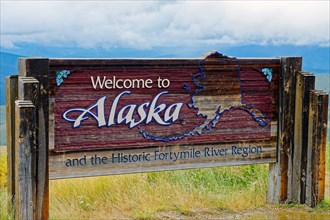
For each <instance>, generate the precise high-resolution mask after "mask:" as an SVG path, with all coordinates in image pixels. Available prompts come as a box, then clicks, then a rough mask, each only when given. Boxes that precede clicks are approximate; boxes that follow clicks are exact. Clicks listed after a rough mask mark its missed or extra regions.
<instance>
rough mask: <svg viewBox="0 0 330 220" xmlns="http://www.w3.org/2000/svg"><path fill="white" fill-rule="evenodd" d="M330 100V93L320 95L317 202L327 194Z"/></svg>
mask: <svg viewBox="0 0 330 220" xmlns="http://www.w3.org/2000/svg"><path fill="white" fill-rule="evenodd" d="M328 101H329V95H328V94H326V93H323V94H322V95H320V97H319V115H320V119H319V124H320V139H321V140H320V162H319V179H318V190H317V191H318V195H317V204H319V203H320V202H321V201H322V200H324V194H325V178H326V175H325V172H326V168H325V165H326V148H327V127H328Z"/></svg>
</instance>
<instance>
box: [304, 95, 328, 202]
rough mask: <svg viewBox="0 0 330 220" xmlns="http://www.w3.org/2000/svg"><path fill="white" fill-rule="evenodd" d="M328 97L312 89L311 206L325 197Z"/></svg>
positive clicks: (308, 187) (308, 199) (308, 191)
mask: <svg viewBox="0 0 330 220" xmlns="http://www.w3.org/2000/svg"><path fill="white" fill-rule="evenodd" d="M328 98H329V96H328V95H327V94H326V93H324V92H320V91H312V92H311V95H310V108H309V126H308V128H309V132H308V155H307V181H306V204H307V205H309V206H311V207H315V206H316V205H317V204H318V203H319V202H320V201H321V200H322V199H323V198H324V191H325V188H324V185H325V148H326V126H327V120H328V119H327V116H328V112H327V111H328V110H327V107H328Z"/></svg>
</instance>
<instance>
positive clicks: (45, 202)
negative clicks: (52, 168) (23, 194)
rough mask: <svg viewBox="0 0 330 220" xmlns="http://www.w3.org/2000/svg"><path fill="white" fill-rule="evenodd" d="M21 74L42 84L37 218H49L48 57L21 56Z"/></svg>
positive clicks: (37, 161) (39, 103)
mask: <svg viewBox="0 0 330 220" xmlns="http://www.w3.org/2000/svg"><path fill="white" fill-rule="evenodd" d="M18 68H19V75H20V76H25V77H34V78H36V79H37V80H38V82H39V85H40V90H39V99H38V100H39V102H37V103H35V104H36V106H35V107H36V114H37V129H36V133H37V158H36V166H37V174H38V175H37V179H36V189H37V191H36V196H37V204H36V213H37V217H36V219H48V216H49V167H48V149H49V139H48V138H49V131H48V125H49V115H48V111H49V101H48V94H49V82H48V70H49V64H48V59H44V58H21V59H19V66H18Z"/></svg>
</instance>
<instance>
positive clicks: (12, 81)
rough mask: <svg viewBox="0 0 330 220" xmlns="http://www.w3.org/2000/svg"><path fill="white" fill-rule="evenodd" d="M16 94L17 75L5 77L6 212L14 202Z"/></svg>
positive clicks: (11, 207) (11, 208)
mask: <svg viewBox="0 0 330 220" xmlns="http://www.w3.org/2000/svg"><path fill="white" fill-rule="evenodd" d="M17 96H18V76H17V75H13V76H9V77H7V78H6V130H7V195H8V198H9V204H8V213H9V211H10V210H13V208H14V206H13V205H14V204H15V137H16V135H15V101H16V100H17Z"/></svg>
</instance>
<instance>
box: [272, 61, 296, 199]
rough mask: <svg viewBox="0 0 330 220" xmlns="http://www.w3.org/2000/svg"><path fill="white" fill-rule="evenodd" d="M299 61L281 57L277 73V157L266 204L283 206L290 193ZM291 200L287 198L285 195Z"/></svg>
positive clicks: (273, 165)
mask: <svg viewBox="0 0 330 220" xmlns="http://www.w3.org/2000/svg"><path fill="white" fill-rule="evenodd" d="M301 65H302V58H301V57H281V72H280V83H279V97H278V117H279V118H278V146H277V148H278V154H277V163H276V164H272V165H270V166H269V169H270V170H269V175H272V176H270V177H269V178H268V180H269V181H271V182H269V183H268V184H269V185H270V186H274V189H273V190H272V191H271V190H270V189H269V190H268V199H267V201H268V202H269V203H279V202H284V201H286V200H287V198H288V189H290V190H289V192H291V179H289V178H290V176H291V175H289V173H292V159H293V134H294V108H295V105H294V103H295V91H296V88H295V83H296V73H297V72H299V71H301ZM289 196H290V197H291V195H289Z"/></svg>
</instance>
